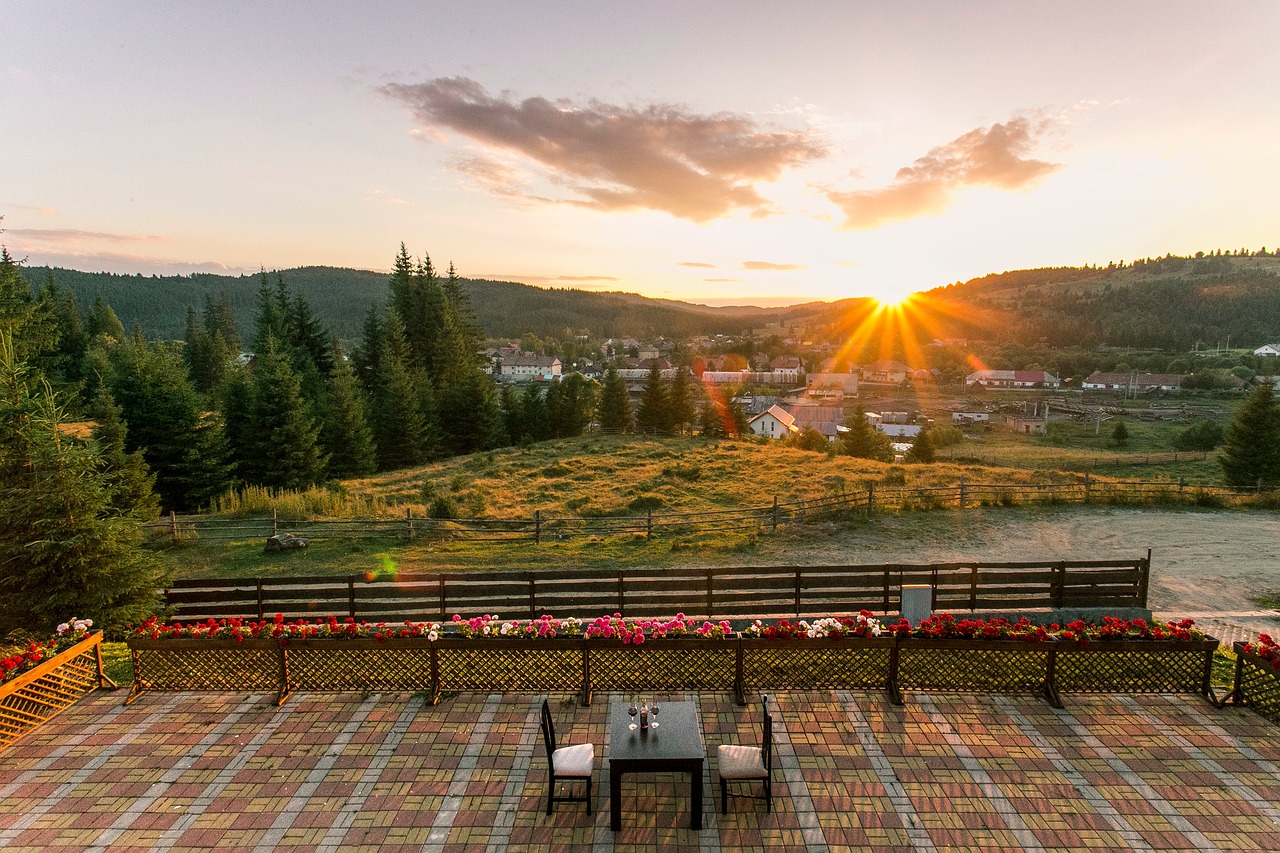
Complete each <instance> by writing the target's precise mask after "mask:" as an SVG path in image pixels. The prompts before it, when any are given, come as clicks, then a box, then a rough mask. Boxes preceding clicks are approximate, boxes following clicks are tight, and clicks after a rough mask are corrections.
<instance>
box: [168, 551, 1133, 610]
mask: <svg viewBox="0 0 1280 853" xmlns="http://www.w3.org/2000/svg"><path fill="white" fill-rule="evenodd" d="M1150 576H1151V552H1150V551H1147V554H1146V556H1145V557H1140V558H1138V559H1134V560H1071V561H1061V562H1011V563H987V562H956V563H932V564H882V565H871V566H778V567H717V568H690V567H673V568H663V569H653V568H635V569H622V570H612V569H584V570H581V571H574V572H556V571H527V572H518V571H517V572H510V571H508V572H497V571H490V572H458V573H450V574H444V573H421V574H418V573H415V574H408V573H400V574H396V575H378V576H374V577H366V576H363V575H347V576H317V577H281V578H241V579H229V580H215V579H190V580H180V581H176V582H175V583H174V584H173V586H172V587H171V588H169V589H167V590H165V593H164V597H165V604H166V606H167V608H168V612H169V616H170V618H171V619H173V620H176V621H182V622H190V621H203V620H205V619H220V618H224V617H246V618H257V619H265V618H270V617H272V616H274V615H275V614H277V613H279V614H282V615H284V616H285V617H286V618H288V619H295V618H314V617H319V616H338V617H340V618H346V617H348V616H349V617H351V618H353V619H357V620H362V621H396V622H399V621H404V620H406V619H410V620H441V621H443V620H447V619H450V618H452V616H453V614H455V613H459V614H463V615H464V616H476V615H480V614H483V613H494V614H498V615H501V616H503V617H505V618H517V617H521V616H528V617H529V618H536V617H538V616H541V615H542V614H544V613H551V614H554V615H556V616H559V617H568V616H577V617H579V618H595V617H597V616H600V615H602V614H606V613H621V614H623V615H624V616H644V615H648V616H654V615H666V616H670V615H674V614H676V613H684V614H685V615H686V616H689V617H691V618H695V617H696V618H710V619H729V618H742V617H752V618H754V617H775V618H776V617H795V618H799V617H814V616H825V615H829V614H832V613H851V612H857V611H859V610H870V611H872V612H875V613H881V614H889V613H897V612H899V611H900V609H901V591H902V587H903V586H904V585H910V584H928V585H929V586H931V587H932V588H933V602H932V603H933V609H934V610H943V611H968V610H987V611H996V610H998V611H1019V610H1028V609H1037V608H1086V607H1090V608H1092V607H1100V608H1113V609H1114V608H1124V607H1146V602H1147V588H1148V584H1149V580H1150Z"/></svg>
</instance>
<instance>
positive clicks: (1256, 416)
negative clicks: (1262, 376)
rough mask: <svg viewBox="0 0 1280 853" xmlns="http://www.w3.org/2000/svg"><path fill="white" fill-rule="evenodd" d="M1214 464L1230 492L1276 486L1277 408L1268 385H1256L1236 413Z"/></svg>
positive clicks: (1279, 472)
mask: <svg viewBox="0 0 1280 853" xmlns="http://www.w3.org/2000/svg"><path fill="white" fill-rule="evenodd" d="M1218 464H1219V465H1221V466H1222V474H1223V478H1224V479H1225V480H1226V482H1227V485H1228V486H1230V487H1231V488H1233V489H1248V488H1254V487H1256V486H1257V485H1258V484H1259V483H1261V484H1262V486H1263V488H1267V487H1271V488H1275V487H1277V486H1280V404H1278V403H1277V401H1276V399H1275V395H1274V394H1273V393H1272V390H1271V386H1270V385H1265V384H1264V385H1259V386H1258V387H1257V388H1255V389H1254V390H1253V392H1252V393H1251V394H1250V395H1249V396H1248V397H1246V398H1245V400H1244V402H1243V403H1241V404H1240V407H1239V408H1238V409H1236V414H1235V417H1234V418H1233V419H1232V421H1231V423H1230V424H1228V425H1227V430H1226V432H1225V433H1224V434H1223V436H1222V447H1221V448H1220V449H1219V450H1218Z"/></svg>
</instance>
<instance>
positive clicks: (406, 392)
mask: <svg viewBox="0 0 1280 853" xmlns="http://www.w3.org/2000/svg"><path fill="white" fill-rule="evenodd" d="M406 353H407V346H406V345H405V341H404V336H403V334H402V332H401V330H400V325H399V322H398V320H397V318H395V317H394V316H392V317H389V318H388V322H387V323H386V325H385V326H384V327H383V335H382V340H381V342H380V344H379V347H378V355H377V360H378V375H377V377H376V378H375V380H374V386H375V395H374V396H373V397H372V398H371V400H370V405H371V416H370V419H369V420H370V426H372V428H373V440H374V445H375V446H376V447H377V452H378V470H380V471H391V470H395V469H397V468H407V467H409V466H411V465H418V464H421V463H422V462H423V460H425V459H426V458H427V450H428V448H427V447H426V444H427V439H428V424H427V420H426V418H425V417H424V416H423V411H422V409H423V403H424V400H423V394H424V391H425V393H429V392H430V389H429V387H427V388H426V389H424V388H423V387H422V386H423V384H424V383H419V382H415V381H414V374H413V373H412V372H411V370H410V367H409V365H408V364H407V363H406V361H407V358H406Z"/></svg>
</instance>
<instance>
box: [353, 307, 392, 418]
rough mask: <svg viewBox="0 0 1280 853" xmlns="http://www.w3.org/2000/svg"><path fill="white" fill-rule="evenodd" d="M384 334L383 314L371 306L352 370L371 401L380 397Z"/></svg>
mask: <svg viewBox="0 0 1280 853" xmlns="http://www.w3.org/2000/svg"><path fill="white" fill-rule="evenodd" d="M384 334H385V331H384V329H383V320H382V312H381V311H379V310H378V306H376V305H371V306H369V313H368V314H366V315H365V318H364V325H363V326H362V327H361V333H360V345H359V346H357V347H356V348H355V351H354V352H352V353H351V370H352V372H353V373H355V375H356V381H357V382H359V383H360V387H361V388H362V389H364V393H365V396H366V397H368V398H369V399H373V398H376V397H377V396H378V377H379V376H380V375H382V374H381V364H380V362H379V354H380V353H381V352H382V336H383V335H384Z"/></svg>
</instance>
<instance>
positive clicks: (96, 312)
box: [84, 293, 125, 344]
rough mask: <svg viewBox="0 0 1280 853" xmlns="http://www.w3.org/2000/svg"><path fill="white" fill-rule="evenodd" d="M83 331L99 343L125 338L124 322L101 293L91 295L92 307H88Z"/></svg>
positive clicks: (114, 341) (118, 340) (111, 342)
mask: <svg viewBox="0 0 1280 853" xmlns="http://www.w3.org/2000/svg"><path fill="white" fill-rule="evenodd" d="M84 331H85V334H87V335H88V336H89V339H90V340H91V341H97V342H99V343H107V344H116V343H119V342H121V341H123V340H124V339H125V332H124V324H123V323H121V322H120V318H119V317H117V316H116V312H115V311H113V310H111V306H110V305H108V304H107V301H106V300H105V299H103V298H102V294H101V293H99V294H98V295H96V296H95V297H93V307H92V308H90V309H89V319H88V322H86V323H85V330H84Z"/></svg>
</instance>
